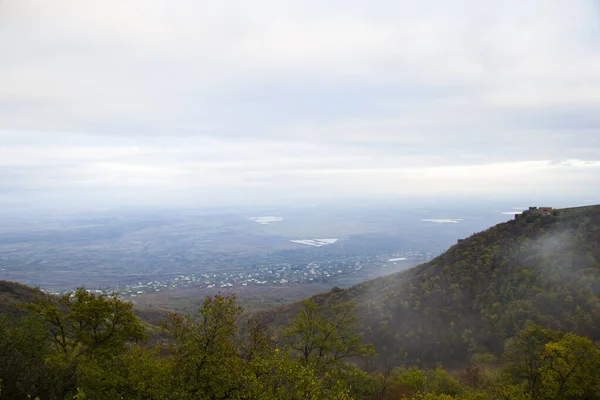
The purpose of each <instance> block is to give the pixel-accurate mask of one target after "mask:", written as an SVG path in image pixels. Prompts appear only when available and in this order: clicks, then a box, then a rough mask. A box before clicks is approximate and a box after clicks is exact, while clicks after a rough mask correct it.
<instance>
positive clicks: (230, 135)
mask: <svg viewBox="0 0 600 400" xmlns="http://www.w3.org/2000/svg"><path fill="white" fill-rule="evenodd" d="M599 38H600V8H599V6H598V2H597V1H592V0H590V1H584V0H582V1H576V2H565V1H561V0H556V1H541V0H531V1H525V2H523V1H512V0H508V1H503V2H488V1H486V2H481V1H475V0H464V1H456V2H446V1H441V0H439V1H429V0H428V1H421V2H412V1H388V0H375V1H371V2H359V1H343V2H342V1H337V0H336V1H330V2H325V3H324V2H317V1H313V0H307V1H302V2H300V1H298V2H277V1H272V0H256V1H251V2H248V1H244V2H242V1H221V2H212V3H209V2H195V1H190V0H172V1H164V0H162V1H160V0H144V1H134V0H131V1H129V0H128V1H123V0H107V1H102V2H98V1H91V0H80V1H76V2H75V1H69V0H54V1H51V2H50V1H45V0H3V1H0V54H1V55H2V56H0V205H2V206H3V207H14V206H16V205H24V204H26V205H28V206H35V205H38V206H42V205H44V206H45V205H48V204H65V205H69V206H78V207H84V208H85V207H86V206H94V207H95V206H97V205H100V204H110V205H132V204H137V205H186V206H189V205H215V204H263V203H277V202H289V201H291V200H294V201H319V200H323V199H334V198H349V197H376V196H388V197H389V196H399V195H403V196H406V195H409V196H455V195H463V196H464V195H467V196H469V195H484V196H512V195H517V194H518V195H523V196H529V198H535V199H544V198H545V197H546V196H549V195H553V196H557V195H561V194H568V195H569V196H572V197H573V198H576V199H580V200H581V201H583V200H591V201H597V200H598V199H599V198H600V140H599V137H600V132H599V131H600V129H599V128H600V40H599Z"/></svg>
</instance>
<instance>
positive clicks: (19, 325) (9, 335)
mask: <svg viewBox="0 0 600 400" xmlns="http://www.w3.org/2000/svg"><path fill="white" fill-rule="evenodd" d="M46 339H47V331H46V329H45V327H44V326H43V324H42V323H41V322H40V321H39V319H37V318H34V317H31V316H28V317H23V318H16V317H9V316H6V315H0V382H2V394H0V398H9V399H27V398H29V397H30V396H33V397H35V396H38V395H40V394H41V393H42V392H44V391H46V390H47V384H48V383H50V382H49V379H48V378H49V375H50V372H51V371H49V370H48V369H47V368H46V366H45V364H44V359H45V357H46V354H47V353H48V346H47V344H46Z"/></svg>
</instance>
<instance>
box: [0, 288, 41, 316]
mask: <svg viewBox="0 0 600 400" xmlns="http://www.w3.org/2000/svg"><path fill="white" fill-rule="evenodd" d="M35 293H36V291H35V289H34V288H32V287H29V286H26V285H23V284H20V283H17V282H9V281H0V315H2V314H9V315H16V314H19V313H20V311H19V309H18V308H17V305H18V304H25V303H29V302H31V301H32V300H33V299H34V298H35Z"/></svg>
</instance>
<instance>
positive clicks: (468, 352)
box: [262, 206, 600, 367]
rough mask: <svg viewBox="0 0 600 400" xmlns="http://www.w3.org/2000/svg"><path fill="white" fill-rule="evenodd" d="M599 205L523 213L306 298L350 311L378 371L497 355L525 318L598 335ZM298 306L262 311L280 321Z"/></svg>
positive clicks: (458, 362)
mask: <svg viewBox="0 0 600 400" xmlns="http://www.w3.org/2000/svg"><path fill="white" fill-rule="evenodd" d="M599 296H600V206H591V207H581V208H571V209H561V210H554V211H553V213H552V214H551V215H543V214H541V213H538V212H532V213H529V214H525V215H522V216H519V217H518V218H517V219H516V220H511V221H508V222H506V223H502V224H499V225H496V226H494V227H492V228H490V229H488V230H486V231H484V232H481V233H477V234H474V235H472V236H471V237H469V238H467V239H465V240H461V241H459V242H458V243H457V244H456V245H454V246H453V247H451V248H450V249H449V250H448V251H447V252H445V253H444V254H442V255H441V256H439V257H437V258H436V259H434V260H432V261H430V262H428V263H425V264H422V265H420V266H417V267H415V268H413V269H411V270H409V271H405V272H401V273H398V274H394V275H390V276H387V277H383V278H379V279H375V280H372V281H368V282H365V283H362V284H359V285H357V286H354V287H352V288H350V289H345V290H342V289H334V290H332V291H331V292H329V293H325V294H321V295H318V296H314V297H313V298H312V299H313V300H314V301H315V302H316V303H317V304H320V305H323V306H325V307H326V308H327V307H331V306H332V305H335V304H338V303H340V302H346V301H351V302H353V303H355V304H356V305H357V307H358V308H357V313H358V316H359V319H360V323H361V330H362V332H363V333H364V339H365V340H366V341H367V342H369V343H373V344H374V345H375V348H376V350H377V352H378V353H379V354H380V355H381V356H380V360H379V361H380V363H381V364H382V365H420V366H429V367H431V366H435V365H436V364H437V363H440V362H441V363H443V364H444V365H445V366H448V367H459V366H462V365H466V364H468V363H469V362H471V361H473V360H490V359H494V358H497V357H498V356H500V355H501V353H502V352H503V350H504V345H505V339H507V338H510V337H513V336H514V335H515V334H517V333H518V332H519V331H520V330H521V329H523V328H524V327H525V324H526V322H527V321H532V322H534V323H536V324H539V325H541V326H544V327H547V328H550V329H555V330H559V331H565V332H574V333H576V334H579V335H583V336H586V337H589V338H592V339H593V340H598V339H600V300H599ZM298 307H300V305H299V304H294V305H290V306H286V307H282V308H279V309H276V310H273V311H270V312H267V313H264V314H263V315H262V317H263V318H265V320H266V321H267V322H268V323H271V324H273V325H274V326H281V325H285V324H286V323H287V321H288V320H289V319H290V318H292V317H293V315H295V314H296V312H297V309H298Z"/></svg>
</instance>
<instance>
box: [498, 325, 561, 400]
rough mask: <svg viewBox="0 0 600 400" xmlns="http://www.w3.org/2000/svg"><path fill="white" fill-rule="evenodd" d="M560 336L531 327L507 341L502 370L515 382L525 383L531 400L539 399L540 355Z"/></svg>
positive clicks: (555, 332) (550, 331)
mask: <svg viewBox="0 0 600 400" xmlns="http://www.w3.org/2000/svg"><path fill="white" fill-rule="evenodd" d="M561 336H562V334H561V333H560V332H557V331H553V330H551V329H543V328H541V327H540V326H538V325H531V326H529V327H528V328H526V329H524V330H522V331H520V332H519V333H518V334H517V335H516V336H515V337H513V338H512V339H510V340H508V341H507V344H506V350H505V352H504V355H503V361H504V370H505V372H507V373H508V374H509V375H510V376H512V377H513V378H514V379H515V380H516V381H525V382H526V383H527V392H528V394H529V397H530V398H531V399H538V398H540V386H541V368H542V365H543V360H542V353H543V352H544V349H545V346H546V344H548V343H550V342H552V341H554V340H559V339H560V337H561Z"/></svg>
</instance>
